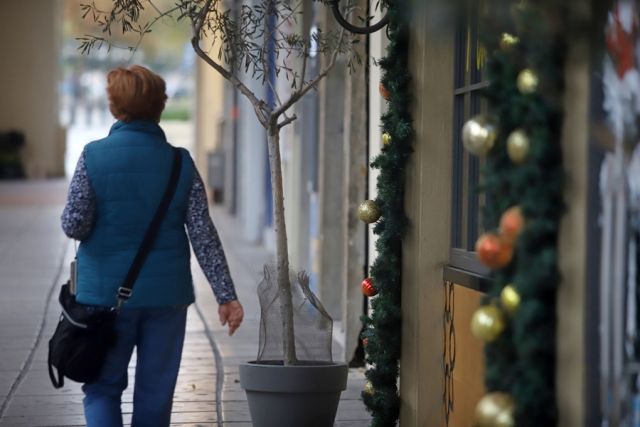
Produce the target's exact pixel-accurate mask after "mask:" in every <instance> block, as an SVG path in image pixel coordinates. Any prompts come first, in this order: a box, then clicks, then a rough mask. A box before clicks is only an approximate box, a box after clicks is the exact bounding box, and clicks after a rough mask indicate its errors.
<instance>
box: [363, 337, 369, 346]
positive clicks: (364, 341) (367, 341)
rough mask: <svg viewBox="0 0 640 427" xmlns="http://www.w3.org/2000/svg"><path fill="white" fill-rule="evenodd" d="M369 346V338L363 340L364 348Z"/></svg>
mask: <svg viewBox="0 0 640 427" xmlns="http://www.w3.org/2000/svg"><path fill="white" fill-rule="evenodd" d="M368 345H369V338H364V339H363V340H362V346H363V347H366V346H368Z"/></svg>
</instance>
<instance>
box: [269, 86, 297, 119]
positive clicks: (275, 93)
mask: <svg viewBox="0 0 640 427" xmlns="http://www.w3.org/2000/svg"><path fill="white" fill-rule="evenodd" d="M267 84H268V85H269V88H271V90H272V91H273V94H274V95H275V96H276V101H278V105H282V99H280V95H279V94H278V91H277V90H276V88H275V87H273V83H272V82H271V80H270V79H267ZM283 116H284V118H285V120H288V119H289V117H287V113H286V112H284V113H283ZM295 119H296V118H295V114H294V117H293V120H295ZM293 120H290V121H289V122H287V123H286V124H284V125H283V126H286V125H288V124H289V123H291V122H292V121H293ZM280 128H281V126H280V127H278V129H280Z"/></svg>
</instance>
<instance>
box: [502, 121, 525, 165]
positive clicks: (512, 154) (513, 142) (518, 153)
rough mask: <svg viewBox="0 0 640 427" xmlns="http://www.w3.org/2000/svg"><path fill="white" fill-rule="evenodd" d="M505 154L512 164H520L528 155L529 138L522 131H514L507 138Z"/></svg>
mask: <svg viewBox="0 0 640 427" xmlns="http://www.w3.org/2000/svg"><path fill="white" fill-rule="evenodd" d="M507 154H509V158H510V159H511V161H512V162H514V163H522V162H523V161H524V160H525V159H526V158H527V156H528V155H529V137H528V136H527V134H526V132H525V131H524V130H522V129H516V130H514V131H513V132H511V133H510V134H509V137H508V138H507Z"/></svg>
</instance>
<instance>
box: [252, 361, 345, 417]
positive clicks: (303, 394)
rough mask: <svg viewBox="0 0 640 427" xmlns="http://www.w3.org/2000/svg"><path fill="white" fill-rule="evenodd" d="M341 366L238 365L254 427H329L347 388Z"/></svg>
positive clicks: (322, 364) (343, 366)
mask: <svg viewBox="0 0 640 427" xmlns="http://www.w3.org/2000/svg"><path fill="white" fill-rule="evenodd" d="M348 373H349V368H348V367H347V365H346V364H344V363H315V364H312V363H308V364H305V365H302V366H300V365H296V366H283V365H282V362H280V364H275V363H274V364H268V363H265V362H260V363H257V362H249V363H245V364H242V365H240V385H242V388H244V390H245V392H246V393H247V400H248V401H249V410H250V412H251V419H252V420H253V426H254V427H332V426H333V422H334V420H335V418H336V412H337V410H338V403H339V402H340V393H341V392H342V391H343V390H344V389H345V388H346V387H347V374H348Z"/></svg>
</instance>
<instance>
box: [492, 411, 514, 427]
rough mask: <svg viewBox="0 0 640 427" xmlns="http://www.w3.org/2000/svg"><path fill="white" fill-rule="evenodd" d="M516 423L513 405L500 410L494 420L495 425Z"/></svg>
mask: <svg viewBox="0 0 640 427" xmlns="http://www.w3.org/2000/svg"><path fill="white" fill-rule="evenodd" d="M515 425H516V423H515V421H514V420H513V407H510V408H508V409H505V410H504V411H502V412H500V413H499V414H498V416H496V419H495V421H494V422H493V426H494V427H514V426H515Z"/></svg>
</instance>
